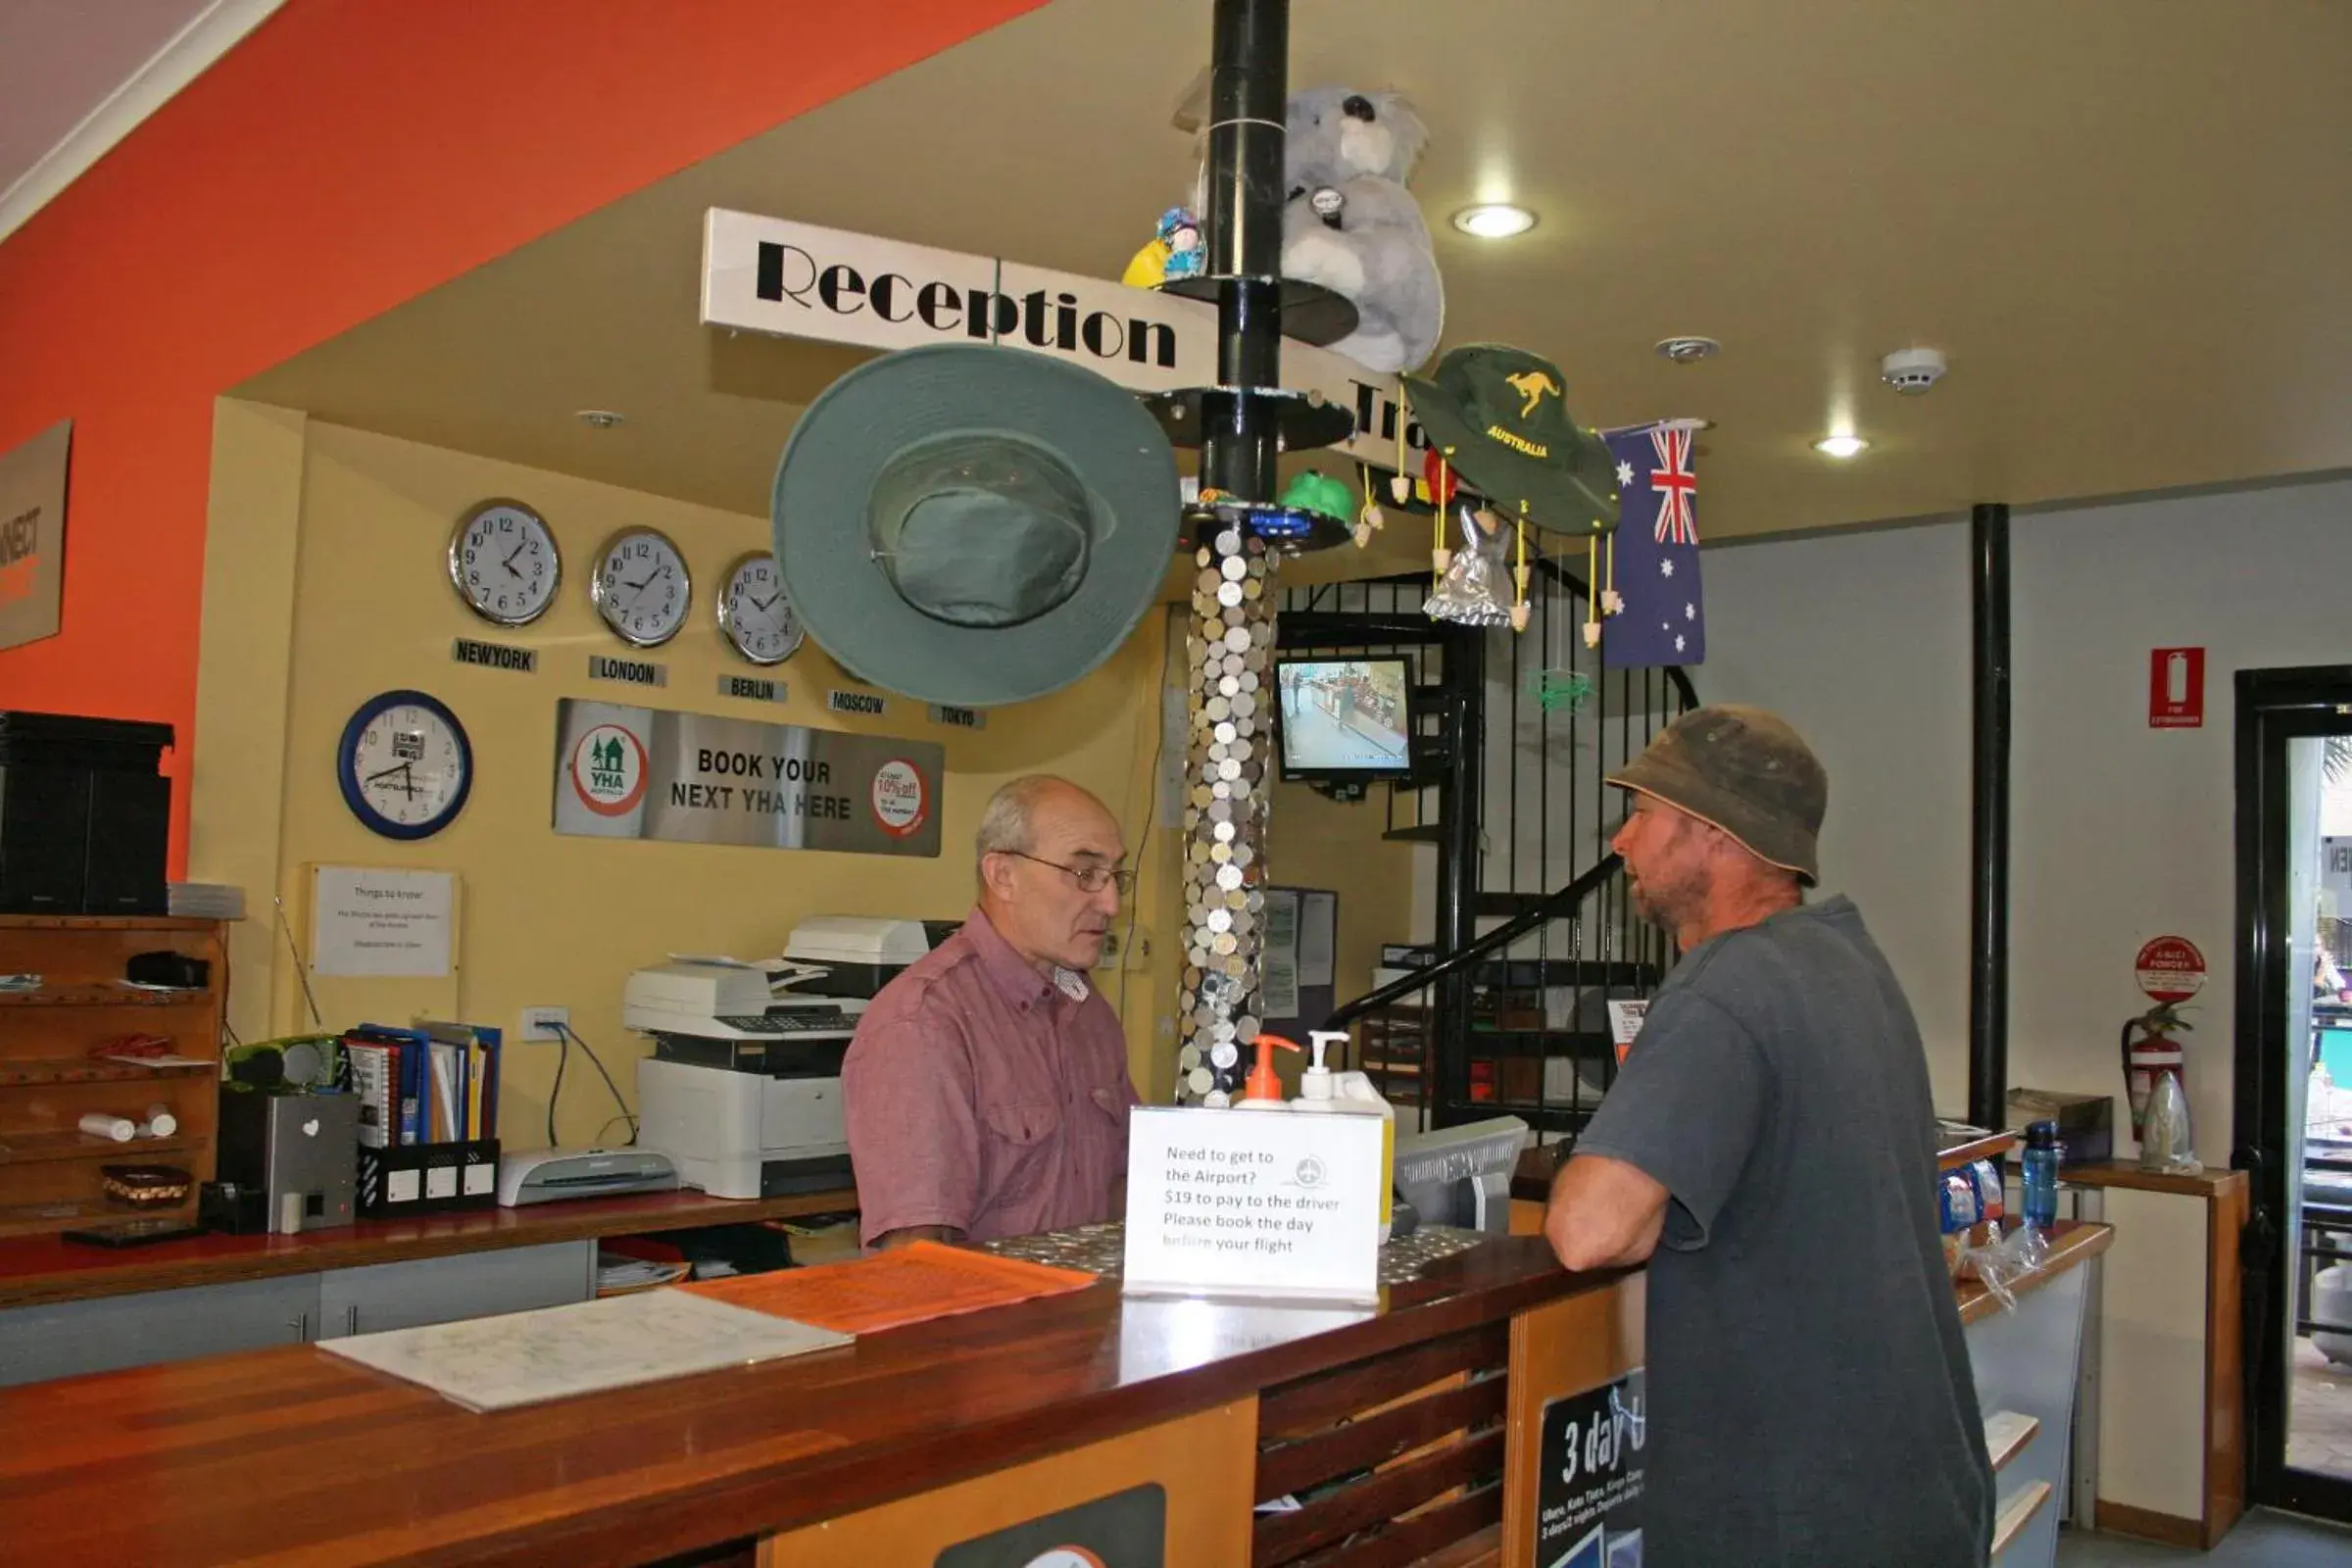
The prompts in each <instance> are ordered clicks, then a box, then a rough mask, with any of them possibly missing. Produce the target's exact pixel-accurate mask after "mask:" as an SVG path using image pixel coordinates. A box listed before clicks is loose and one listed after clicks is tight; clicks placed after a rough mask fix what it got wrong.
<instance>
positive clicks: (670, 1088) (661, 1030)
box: [621, 959, 865, 1198]
mask: <svg viewBox="0 0 2352 1568" xmlns="http://www.w3.org/2000/svg"><path fill="white" fill-rule="evenodd" d="M781 978H783V979H785V980H786V981H787V982H788V981H789V978H790V977H789V976H783V977H781ZM864 1007H865V1004H864V1003H863V1002H860V1001H856V1000H851V999H843V998H836V997H801V996H794V995H792V994H790V993H789V992H785V991H779V990H777V989H776V988H775V986H774V985H773V984H771V979H770V972H769V969H768V967H767V966H762V965H755V964H741V963H736V962H734V961H732V960H725V959H683V960H672V961H671V962H668V963H662V964H655V965H652V966H651V967H648V968H644V969H640V970H638V971H637V972H636V973H635V974H633V975H631V976H629V979H628V984H627V985H626V987H624V988H623V991H622V994H621V1021H622V1022H623V1023H625V1024H626V1025H627V1026H628V1027H629V1028H631V1029H635V1030H638V1031H639V1032H641V1033H644V1034H649V1035H652V1036H653V1037H654V1054H652V1055H651V1056H647V1057H645V1058H643V1059H642V1060H640V1061H639V1062H638V1063H637V1108H638V1135H637V1136H638V1138H639V1139H640V1140H641V1141H642V1142H643V1143H645V1144H646V1145H647V1146H648V1147H649V1148H654V1149H661V1150H664V1151H667V1152H669V1154H670V1156H671V1157H672V1158H673V1159H674V1160H675V1161H676V1162H677V1167H678V1178H679V1180H680V1181H682V1182H683V1183H684V1184H685V1185H687V1186H689V1187H699V1188H701V1189H702V1190H703V1191H704V1192H707V1193H709V1194H711V1196H712V1197H714V1198H774V1197H777V1196H779V1195H782V1194H785V1193H795V1192H813V1191H819V1190H822V1189H825V1188H830V1187H841V1186H845V1185H847V1183H848V1181H849V1171H850V1144H849V1135H848V1133H847V1131H846V1130H845V1129H844V1126H843V1123H842V1114H841V1060H842V1056H843V1054H844V1053H846V1052H847V1051H848V1050H849V1044H850V1035H851V1032H852V1031H853V1030H855V1029H856V1027H857V1024H858V1013H859V1012H861V1011H863V1010H864Z"/></svg>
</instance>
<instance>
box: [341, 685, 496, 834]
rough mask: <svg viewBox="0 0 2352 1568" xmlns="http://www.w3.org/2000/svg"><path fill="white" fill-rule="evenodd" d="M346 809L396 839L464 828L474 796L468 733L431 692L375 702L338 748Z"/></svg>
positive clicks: (354, 719)
mask: <svg viewBox="0 0 2352 1568" xmlns="http://www.w3.org/2000/svg"><path fill="white" fill-rule="evenodd" d="M335 780H336V782H337V783H339V784H341V785H342V786H343V804H344V805H346V806H348V807H350V808H351V814H352V815H354V816H356V817H358V818H359V819H360V820H361V821H362V822H363V823H365V824H366V825H367V826H368V830H369V831H371V832H374V833H380V834H382V835H383V836H384V837H385V838H388V839H423V838H430V837H432V836H433V835H434V834H435V833H438V832H440V831H441V830H442V829H443V828H445V827H447V826H449V824H450V823H452V822H454V821H456V820H457V816H458V813H459V812H460V811H463V810H464V809H466V795H467V794H469V793H470V792H471V791H472V789H473V744H472V743H471V742H470V741H468V740H467V739H466V726H465V725H463V724H461V723H459V722H458V715H457V714H455V713H453V712H451V711H449V709H448V708H447V707H446V706H445V705H444V704H442V703H441V702H440V701H439V700H438V699H436V698H432V697H428V696H426V695H425V694H424V693H423V692H410V691H399V692H385V693H383V694H382V695H381V696H377V697H370V698H369V699H368V701H366V702H364V703H362V704H361V705H360V709H359V711H358V712H356V713H354V714H352V715H351V722H350V723H348V724H345V725H344V726H343V739H342V741H341V742H340V743H339V744H338V745H337V746H336V747H335Z"/></svg>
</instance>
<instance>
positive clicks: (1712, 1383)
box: [1544, 705, 1993, 1568]
mask: <svg viewBox="0 0 2352 1568" xmlns="http://www.w3.org/2000/svg"><path fill="white" fill-rule="evenodd" d="M1608 782H1609V783H1610V784H1613V785H1615V786H1616V787H1618V788H1620V789H1623V790H1625V791H1627V792H1628V795H1629V798H1630V801H1631V805H1632V810H1631V812H1630V813H1629V814H1628V816H1627V818H1626V820H1625V823H1624V825H1623V826H1622V827H1621V828H1619V829H1618V832H1617V836H1616V839H1615V848H1616V850H1617V852H1618V854H1620V855H1622V856H1623V857H1624V858H1625V864H1626V875H1627V879H1628V882H1629V884H1630V886H1631V888H1632V892H1633V898H1634V904H1635V907H1636V908H1637V909H1638V910H1639V911H1640V912H1641V913H1642V915H1643V916H1644V917H1645V918H1647V919H1649V920H1652V921H1654V922H1655V923H1657V924H1658V925H1660V926H1663V927H1664V928H1665V929H1666V930H1667V931H1669V932H1671V933H1672V934H1673V936H1674V938H1675V940H1676V941H1677V942H1678V943H1679V944H1680V945H1681V947H1682V950H1683V957H1682V960H1681V962H1679V963H1678V964H1677V965H1676V966H1675V969H1674V972H1673V973H1672V974H1671V975H1670V976H1669V977H1668V978H1667V981H1666V983H1665V984H1664V985H1663V986H1662V987H1661V988H1660V989H1659V991H1658V993H1657V995H1656V997H1655V998H1653V999H1652V1000H1651V1002H1650V1005H1649V1009H1648V1013H1647V1016H1646V1018H1645V1020H1644V1021H1643V1023H1642V1033H1641V1036H1640V1038H1639V1039H1638V1040H1637V1041H1636V1042H1635V1044H1634V1046H1633V1049H1632V1051H1631V1052H1630V1053H1629V1054H1628V1055H1627V1057H1626V1061H1625V1065H1624V1067H1623V1068H1622V1069H1621V1070H1620V1071H1619V1073H1618V1075H1617V1079H1616V1082H1615V1083H1614V1084H1613V1085H1612V1086H1611V1087H1610V1089H1609V1092H1608V1096H1607V1098H1606V1099H1605V1100H1604V1101H1603V1102H1602V1104H1601V1107H1600V1109H1599V1111H1598V1112H1596V1113H1595V1114H1594V1116H1593V1120H1592V1122H1591V1124H1590V1125H1589V1126H1588V1127H1587V1128H1586V1129H1585V1132H1584V1133H1583V1135H1582V1136H1581V1137H1579V1138H1578V1140H1577V1143H1576V1152H1575V1154H1574V1156H1573V1157H1572V1158H1571V1159H1570V1160H1569V1161H1568V1162H1567V1164H1566V1165H1565V1166H1564V1167H1562V1169H1561V1172H1560V1176H1559V1179H1558V1181H1557V1182H1555V1183H1554V1185H1553V1188H1552V1194H1551V1202H1550V1205H1549V1209H1548V1211H1547V1213H1546V1215H1545V1218H1544V1234H1545V1235H1546V1236H1547V1237H1548V1238H1549V1240H1550V1242H1551V1246H1552V1250H1554V1251H1555V1252H1556V1253H1558V1254H1559V1258H1560V1261H1561V1262H1562V1263H1564V1264H1566V1265H1567V1266H1568V1267H1570V1268H1574V1269H1589V1268H1603V1267H1611V1266H1621V1265H1628V1264H1635V1263H1646V1264H1647V1265H1648V1273H1649V1280H1648V1313H1649V1325H1648V1335H1647V1345H1648V1365H1647V1388H1646V1392H1647V1397H1648V1413H1649V1414H1650V1415H1653V1416H1655V1417H1656V1419H1655V1420H1654V1421H1650V1422H1649V1423H1648V1441H1647V1444H1646V1451H1645V1453H1644V1456H1643V1457H1644V1460H1645V1463H1646V1467H1647V1476H1646V1484H1645V1489H1644V1490H1645V1495H1644V1506H1643V1510H1642V1529H1643V1532H1644V1538H1645V1539H1644V1542H1643V1546H1644V1553H1645V1557H1646V1560H1647V1561H1648V1562H1649V1563H1650V1565H1651V1568H1686V1565H1714V1564H1726V1563H1739V1564H1741V1565H1743V1568H1765V1565H1770V1564H1790V1565H1794V1564H1804V1565H1806V1568H1866V1565H1884V1564H1895V1563H1900V1564H1903V1565H1904V1568H1977V1565H1980V1564H1982V1563H1984V1562H1985V1557H1986V1554H1987V1552H1988V1551H1989V1549H1990V1545H1991V1534H1992V1498H1993V1492H1992V1474H1991V1469H1990V1466H1989V1464H1988V1463H1987V1461H1986V1458H1985V1442H1984V1425H1983V1421H1982V1418H1981V1416H1980V1414H1979V1411H1978V1406H1977V1397H1976V1388H1975V1384H1974V1381H1973V1379H1972V1376H1971V1372H1970V1368H1969V1359H1968V1348H1967V1346H1966V1344H1965V1343H1964V1342H1963V1341H1962V1339H1961V1330H1960V1316H1959V1312H1958V1309H1957V1306H1956V1303H1955V1300H1954V1297H1953V1292H1952V1286H1951V1280H1950V1278H1949V1274H1948V1271H1947V1268H1946V1265H1945V1263H1944V1259H1943V1251H1942V1243H1941V1238H1940V1234H1939V1229H1940V1228H1939V1225H1938V1222H1937V1218H1936V1185H1935V1184H1936V1147H1935V1126H1934V1112H1933V1109H1932V1107H1931V1103H1930V1099H1929V1090H1928V1069H1927V1058H1926V1054H1925V1052H1924V1051H1923V1050H1922V1049H1921V1046H1920V1040H1919V1029H1918V1025H1917V1024H1916V1023H1915V1022H1914V1021H1913V1019H1912V1016H1911V1008H1910V1005H1909V1004H1908V1003H1906V1002H1905V1001H1904V1000H1903V993H1902V988H1901V986H1900V985H1898V984H1897V983H1896V981H1895V978H1894V974H1893V971H1892V970H1890V969H1889V968H1888V967H1887V960H1886V958H1885V957H1884V956H1882V955H1881V954H1880V952H1879V949H1878V946H1877V944H1876V943H1874V942H1873V941H1872V940H1871V938H1870V933H1869V932H1868V931H1867V930H1865V929H1864V928H1863V924H1862V916H1861V914H1860V912H1859V911H1858V910H1856V909H1855V907H1854V906H1853V902H1852V901H1851V900H1849V899H1846V898H1844V897H1841V896H1840V897H1835V898H1828V899H1823V900H1821V901H1820V902H1818V903H1815V904H1810V905H1808V904H1806V903H1804V902H1803V890H1804V888H1805V887H1806V886H1807V885H1809V884H1811V883H1812V882H1813V881H1814V880H1815V879H1816V878H1817V876H1818V874H1819V858H1818V850H1817V840H1818V838H1819V835H1820V832H1821V822H1822V815H1823V812H1824V810H1825V809H1826V808H1827V806H1828V802H1829V779H1828V775H1827V774H1826V773H1825V772H1824V771H1823V769H1822V765H1821V763H1820V761H1819V760H1817V759H1816V758H1815V757H1814V755H1813V753H1812V752H1811V751H1810V750H1809V749H1807V747H1806V746H1805V743H1804V742H1803V741H1802V740H1800V739H1799V738H1798V737H1797V734H1796V732H1795V731H1794V730H1793V729H1791V728H1790V727H1789V725H1788V723H1787V722H1785V721H1784V720H1782V719H1781V718H1779V717H1777V716H1776V715H1774V714H1772V713H1768V712H1765V711H1762V710H1761V709H1754V708H1740V707H1733V706H1729V705H1726V706H1720V707H1712V708H1702V709H1699V710H1697V711H1693V712H1691V713H1686V714H1684V715H1683V716H1682V717H1681V718H1679V719H1677V720H1675V721H1674V722H1673V723H1672V724H1670V725H1668V726H1667V727H1666V728H1665V729H1664V730H1663V731H1661V732H1660V733H1659V735H1658V736H1657V738H1656V739H1655V740H1654V741H1652V742H1651V743H1650V746H1649V749H1648V750H1647V751H1645V752H1643V753H1642V755H1641V756H1640V757H1638V758H1636V759H1635V760H1632V761H1631V762H1629V763H1627V764H1626V765H1625V766H1624V767H1623V768H1621V769H1619V770H1618V771H1617V772H1615V773H1613V774H1611V775H1609V778H1608Z"/></svg>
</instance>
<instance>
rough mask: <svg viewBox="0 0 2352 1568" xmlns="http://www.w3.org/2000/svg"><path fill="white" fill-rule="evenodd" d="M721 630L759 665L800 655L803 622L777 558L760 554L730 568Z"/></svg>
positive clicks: (721, 599) (721, 598)
mask: <svg viewBox="0 0 2352 1568" xmlns="http://www.w3.org/2000/svg"><path fill="white" fill-rule="evenodd" d="M718 627H719V630H721V631H723V632H725V633H726V634H727V641H728V642H729V643H731V644H733V645H734V648H735V651H736V652H737V653H739V654H741V655H742V656H743V657H744V658H746V659H748V660H750V661H751V662H753V663H755V664H781V663H782V662H784V661H786V660H787V659H790V658H791V657H792V656H793V655H794V654H796V653H798V652H799V651H800V647H801V638H802V637H803V636H804V635H805V634H804V633H803V631H802V630H801V617H800V616H799V614H797V613H795V612H794V610H793V608H792V601H791V600H790V599H787V598H786V597H784V574H783V573H782V572H781V571H778V570H777V569H776V558H775V557H774V556H772V555H770V554H769V553H768V552H766V551H764V550H759V551H754V552H753V553H752V554H751V555H748V556H746V557H744V558H743V559H742V560H741V561H738V562H736V563H735V564H733V565H732V566H729V567H728V568H727V575H726V579H725V580H724V581H723V582H721V583H720V584H719V586H718Z"/></svg>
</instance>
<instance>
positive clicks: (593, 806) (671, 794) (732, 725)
mask: <svg viewBox="0 0 2352 1568" xmlns="http://www.w3.org/2000/svg"><path fill="white" fill-rule="evenodd" d="M945 771H946V753H945V752H944V751H943V750H942V748H941V747H940V745H939V743H938V742H936V741H903V740H894V739H892V738H891V737H889V736H887V735H850V734H844V733H842V732H841V731H839V730H825V729H809V728H805V727H803V726H801V725H798V724H763V723H760V722H759V721H758V720H755V719H745V718H719V717H716V716H714V715H712V714H710V713H681V712H674V711H669V710H666V709H654V708H635V707H629V706H626V705H623V704H619V703H597V702H588V701H584V700H582V699H579V698H571V697H567V698H564V699H563V700H561V701H560V702H558V703H557V704H556V757H555V828H556V831H557V832H559V833H577V834H584V835H587V836H590V837H594V838H615V839H666V840H670V841H672V842H677V843H686V844H743V845H758V846H760V847H762V848H766V849H780V850H840V851H847V852H850V853H854V854H862V855H923V856H936V855H938V854H939V823H940V799H941V798H940V790H941V787H942V784H943V782H944V774H945Z"/></svg>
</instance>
